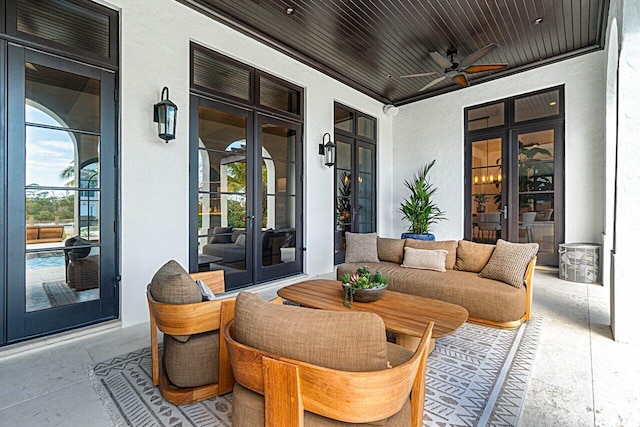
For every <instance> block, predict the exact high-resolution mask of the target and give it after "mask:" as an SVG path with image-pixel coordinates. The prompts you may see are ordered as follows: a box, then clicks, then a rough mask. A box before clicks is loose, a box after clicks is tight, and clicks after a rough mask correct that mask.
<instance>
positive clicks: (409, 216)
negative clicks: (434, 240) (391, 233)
mask: <svg viewBox="0 0 640 427" xmlns="http://www.w3.org/2000/svg"><path fill="white" fill-rule="evenodd" d="M435 163H436V161H435V160H433V161H432V162H431V163H429V164H427V165H425V166H423V167H422V168H420V169H419V170H418V172H417V173H416V174H415V175H414V177H413V179H412V180H405V182H404V185H405V187H407V188H408V189H409V191H410V192H411V195H410V196H409V198H407V199H405V200H404V202H403V203H402V204H401V205H400V212H402V214H403V215H404V216H403V217H402V219H406V220H408V221H409V222H410V223H411V226H410V227H409V233H413V234H429V227H431V225H432V224H435V223H437V222H439V221H442V220H446V219H447V218H445V213H444V212H443V211H441V210H440V209H439V208H438V206H436V204H435V203H434V201H433V195H434V193H435V192H436V190H437V189H436V188H435V187H434V186H433V184H431V182H429V178H428V177H427V175H428V174H429V171H430V170H431V168H432V167H433V165H434V164H435Z"/></svg>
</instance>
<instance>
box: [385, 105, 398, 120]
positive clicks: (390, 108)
mask: <svg viewBox="0 0 640 427" xmlns="http://www.w3.org/2000/svg"><path fill="white" fill-rule="evenodd" d="M382 111H383V112H384V113H385V114H386V115H387V116H389V117H393V116H395V115H397V114H398V111H399V110H398V107H396V106H395V105H393V104H387V105H385V106H384V107H382Z"/></svg>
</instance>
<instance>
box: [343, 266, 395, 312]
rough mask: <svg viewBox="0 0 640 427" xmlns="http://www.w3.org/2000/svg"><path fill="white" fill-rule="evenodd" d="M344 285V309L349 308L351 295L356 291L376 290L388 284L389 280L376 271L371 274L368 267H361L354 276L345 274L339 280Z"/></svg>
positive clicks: (351, 300)
mask: <svg viewBox="0 0 640 427" xmlns="http://www.w3.org/2000/svg"><path fill="white" fill-rule="evenodd" d="M340 280H341V281H342V284H343V285H344V301H343V302H342V304H343V305H344V306H345V307H351V303H352V302H353V295H354V294H355V293H356V290H357V289H378V288H382V287H384V286H385V285H387V284H388V283H389V278H388V277H387V276H385V275H384V274H382V273H380V272H379V271H376V272H375V273H373V274H372V273H371V270H369V268H368V267H366V266H362V267H360V268H358V269H357V270H356V273H355V274H349V273H345V274H344V275H343V276H342V277H341V279H340Z"/></svg>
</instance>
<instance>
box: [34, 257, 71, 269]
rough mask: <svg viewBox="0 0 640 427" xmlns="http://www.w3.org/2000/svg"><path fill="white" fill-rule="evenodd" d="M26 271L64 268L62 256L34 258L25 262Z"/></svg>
mask: <svg viewBox="0 0 640 427" xmlns="http://www.w3.org/2000/svg"><path fill="white" fill-rule="evenodd" d="M26 264H27V265H26V267H27V270H38V269H41V268H54V267H64V256H63V255H60V256H42V255H40V256H38V255H36V256H34V257H33V258H27V260H26Z"/></svg>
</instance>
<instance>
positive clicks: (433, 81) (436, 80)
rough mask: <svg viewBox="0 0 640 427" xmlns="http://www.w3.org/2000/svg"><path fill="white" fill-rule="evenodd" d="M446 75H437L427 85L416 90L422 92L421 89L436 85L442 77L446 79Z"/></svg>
mask: <svg viewBox="0 0 640 427" xmlns="http://www.w3.org/2000/svg"><path fill="white" fill-rule="evenodd" d="M446 78H447V77H446V76H442V77H438V78H437V79H435V80H432V81H431V82H429V84H428V85H426V86H425V87H423V88H422V89H420V90H419V91H418V92H422V91H423V90H427V89H429V88H430V87H431V86H434V85H437V84H438V83H440V82H441V81H443V80H444V79H446Z"/></svg>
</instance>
